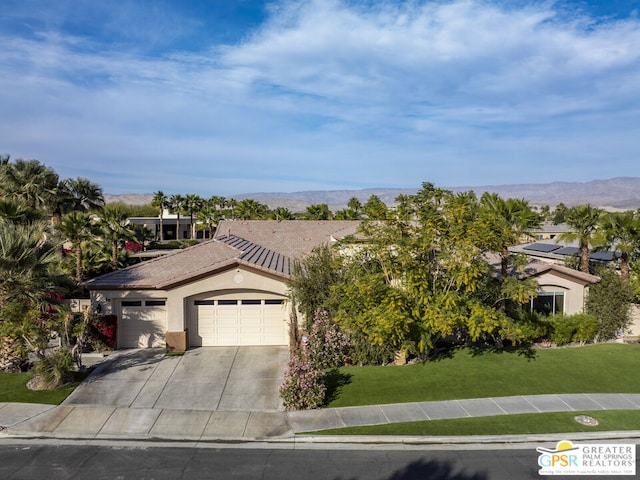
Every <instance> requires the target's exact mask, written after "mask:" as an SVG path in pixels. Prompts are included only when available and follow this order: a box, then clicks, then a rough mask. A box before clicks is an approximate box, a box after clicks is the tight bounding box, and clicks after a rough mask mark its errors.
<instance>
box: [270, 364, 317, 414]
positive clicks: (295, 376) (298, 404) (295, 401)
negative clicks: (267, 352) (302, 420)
mask: <svg viewBox="0 0 640 480" xmlns="http://www.w3.org/2000/svg"><path fill="white" fill-rule="evenodd" d="M326 390H327V387H326V385H325V373H324V372H323V371H322V370H320V369H319V368H317V367H316V366H315V365H314V364H313V363H312V362H310V361H308V360H306V359H305V358H304V357H302V356H300V355H299V354H294V355H292V356H291V358H290V359H289V364H288V368H287V371H286V372H285V374H284V383H283V384H282V385H280V397H281V398H282V403H283V404H284V407H285V408H286V409H287V410H305V409H312V408H318V407H320V406H321V405H322V403H323V402H324V396H325V392H326Z"/></svg>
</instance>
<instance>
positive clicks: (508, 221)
mask: <svg viewBox="0 0 640 480" xmlns="http://www.w3.org/2000/svg"><path fill="white" fill-rule="evenodd" d="M480 204H481V206H482V209H483V211H484V212H485V213H487V214H488V215H489V219H488V221H489V224H490V225H491V230H492V231H493V234H494V237H492V239H493V240H494V241H495V242H496V243H494V245H493V246H492V248H493V249H495V250H497V251H498V252H499V254H500V275H501V279H505V278H507V276H508V274H509V257H510V253H509V247H510V246H512V245H515V244H517V243H518V241H519V239H520V237H521V236H522V235H523V234H525V233H526V232H528V231H530V230H531V229H532V228H536V227H537V226H539V224H540V219H539V217H538V215H537V214H536V213H535V212H534V211H533V209H532V208H531V206H530V205H529V202H528V201H526V200H524V199H515V198H507V199H506V200H505V199H503V198H502V197H500V196H499V195H498V194H496V193H485V194H483V195H482V197H481V198H480Z"/></svg>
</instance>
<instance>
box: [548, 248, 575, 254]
mask: <svg viewBox="0 0 640 480" xmlns="http://www.w3.org/2000/svg"><path fill="white" fill-rule="evenodd" d="M553 253H557V254H558V255H577V254H578V253H580V249H579V248H578V247H562V248H561V249H559V250H556V251H555V252H553Z"/></svg>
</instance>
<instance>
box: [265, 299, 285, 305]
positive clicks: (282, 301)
mask: <svg viewBox="0 0 640 480" xmlns="http://www.w3.org/2000/svg"><path fill="white" fill-rule="evenodd" d="M264 304H265V305H283V304H284V300H265V301H264Z"/></svg>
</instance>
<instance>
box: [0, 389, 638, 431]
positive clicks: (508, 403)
mask: <svg viewBox="0 0 640 480" xmlns="http://www.w3.org/2000/svg"><path fill="white" fill-rule="evenodd" d="M623 409H624V410H635V409H640V394H563V395H534V396H526V397H525V396H518V397H495V398H484V399H469V400H451V401H443V402H417V403H402V404H390V405H374V406H364V407H344V408H328V409H320V410H311V411H297V412H264V411H262V412H258V411H220V410H215V411H206V410H174V409H157V408H156V409H153V408H128V407H116V406H80V405H60V406H52V405H37V404H20V403H0V437H5V438H65V439H91V440H94V439H105V440H116V439H123V440H181V441H226V442H230V441H231V442H233V441H243V442H246V441H283V440H287V439H289V440H291V439H293V438H296V434H302V433H305V432H312V431H316V430H325V429H329V428H341V427H347V426H361V425H379V424H386V423H396V422H410V421H419V420H436V419H450V418H465V417H482V416H493V415H513V414H518V413H546V412H564V411H569V412H570V411H581V410H623Z"/></svg>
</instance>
